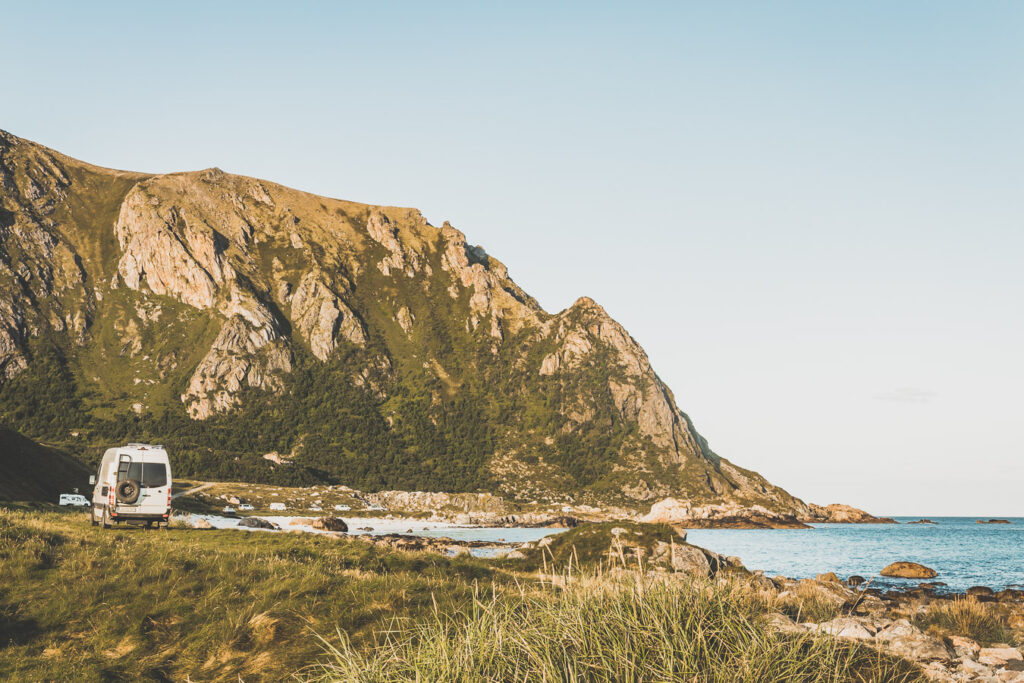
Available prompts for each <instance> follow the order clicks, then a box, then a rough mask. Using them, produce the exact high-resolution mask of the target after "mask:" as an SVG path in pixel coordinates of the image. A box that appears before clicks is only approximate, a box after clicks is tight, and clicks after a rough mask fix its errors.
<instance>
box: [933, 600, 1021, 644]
mask: <svg viewBox="0 0 1024 683" xmlns="http://www.w3.org/2000/svg"><path fill="white" fill-rule="evenodd" d="M916 621H917V624H918V626H920V627H921V628H924V629H927V630H931V631H936V632H938V633H940V634H955V635H961V636H966V637H968V638H972V639H974V640H976V641H978V642H979V643H981V644H982V645H989V644H992V643H1012V642H1013V641H1014V633H1013V631H1012V629H1011V628H1010V626H1009V624H1008V622H1007V620H1006V617H1005V616H1003V614H1002V613H1001V612H1000V611H999V608H998V607H997V606H996V605H993V604H989V603H984V602H980V601H979V600H978V599H977V598H974V597H971V596H967V597H962V598H960V597H958V598H954V599H953V600H950V601H947V602H940V603H932V604H931V605H929V607H928V609H927V611H926V612H925V613H924V614H922V615H920V616H918V617H917V619H916Z"/></svg>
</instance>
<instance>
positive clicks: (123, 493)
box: [114, 479, 142, 505]
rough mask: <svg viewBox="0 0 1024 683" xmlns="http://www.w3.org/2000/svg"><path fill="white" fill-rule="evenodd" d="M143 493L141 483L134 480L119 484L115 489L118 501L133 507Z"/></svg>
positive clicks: (126, 480)
mask: <svg viewBox="0 0 1024 683" xmlns="http://www.w3.org/2000/svg"><path fill="white" fill-rule="evenodd" d="M141 492H142V486H141V485H140V484H139V482H137V481H135V480H134V479H125V480H124V481H119V482H117V487H116V488H115V489H114V494H115V495H116V496H117V499H118V500H119V501H120V502H122V503H127V504H129V505H131V504H132V503H134V502H135V501H137V500H138V499H139V493H141Z"/></svg>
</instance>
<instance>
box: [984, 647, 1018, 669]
mask: <svg viewBox="0 0 1024 683" xmlns="http://www.w3.org/2000/svg"><path fill="white" fill-rule="evenodd" d="M978 661H979V662H981V663H982V664H988V665H989V666H1006V667H1013V668H1014V669H1016V668H1017V666H1019V665H1020V663H1022V662H1024V656H1022V655H1021V653H1020V650H1018V649H1017V648H1015V647H983V648H981V650H980V651H979V652H978ZM1015 664H1016V665H1017V666H1014V665H1015Z"/></svg>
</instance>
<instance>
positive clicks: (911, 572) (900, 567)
mask: <svg viewBox="0 0 1024 683" xmlns="http://www.w3.org/2000/svg"><path fill="white" fill-rule="evenodd" d="M880 573H881V574H882V576H892V577H896V578H900V579H931V578H934V577H936V576H938V574H939V573H938V572H937V571H935V570H934V569H932V568H931V567H926V566H924V565H923V564H918V563H917V562H906V561H902V562H893V563H892V564H890V565H889V566H887V567H886V568H885V569H883V570H882V571H881V572H880Z"/></svg>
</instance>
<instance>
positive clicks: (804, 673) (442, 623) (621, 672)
mask: <svg viewBox="0 0 1024 683" xmlns="http://www.w3.org/2000/svg"><path fill="white" fill-rule="evenodd" d="M330 652H331V654H332V656H333V659H332V661H330V662H328V663H326V664H323V665H320V666H318V667H314V668H313V669H312V670H310V671H309V672H308V676H309V679H310V680H313V681H323V682H327V681H331V682H343V683H391V682H398V681H412V680H417V681H420V680H422V681H451V682H453V683H455V682H459V683H461V682H465V683H470V682H473V683H477V682H479V681H494V682H499V681H523V682H526V681H566V682H569V681H595V682H598V681H600V682H608V683H611V682H613V681H629V682H636V683H640V682H642V681H665V682H679V683H683V682H686V683H691V682H692V681H736V682H744V683H745V682H747V681H778V682H780V683H781V682H783V681H786V682H790V681H880V682H881V681H885V682H886V683H891V682H895V681H921V680H923V677H922V676H921V675H920V672H919V671H918V670H916V668H915V667H913V666H911V665H910V664H908V663H906V662H902V661H900V660H898V659H895V658H892V657H888V656H885V655H881V654H879V653H878V652H876V651H875V650H872V649H870V648H868V647H866V646H864V645H855V644H849V643H842V642H840V641H837V640H831V639H828V638H820V637H819V638H813V637H808V636H803V637H792V636H784V635H781V634H778V633H775V632H773V631H772V630H771V629H770V628H769V627H767V626H766V625H765V623H764V622H763V620H762V618H761V616H760V613H759V611H758V609H757V607H756V605H755V604H754V603H753V602H751V601H750V600H748V599H747V598H746V597H745V595H744V594H743V593H742V592H740V591H736V590H730V589H729V588H728V587H726V588H722V587H718V586H715V585H713V584H710V583H708V582H706V581H702V580H686V581H673V580H668V581H660V580H655V581H646V580H642V579H637V578H636V577H630V576H623V577H619V578H608V577H601V576H584V577H582V578H578V579H577V580H575V581H574V582H572V583H570V584H569V585H568V586H566V587H564V588H561V589H557V590H554V589H552V590H534V591H529V592H527V591H522V592H505V593H501V594H498V593H492V594H491V595H488V596H478V597H477V598H476V599H475V600H474V602H473V608H472V611H471V612H469V613H468V614H458V615H454V616H452V615H450V614H446V613H443V612H437V613H436V614H434V615H432V618H430V619H428V620H426V622H425V623H420V624H418V625H410V626H407V627H405V628H401V629H398V630H397V631H396V632H395V633H393V634H390V636H389V638H388V640H387V641H386V642H385V643H384V644H382V645H380V646H378V647H376V648H374V649H372V650H370V651H369V652H364V651H362V650H361V649H360V648H358V647H355V646H353V645H352V644H351V643H350V642H349V641H348V639H347V638H345V637H344V635H342V636H341V637H340V639H339V642H337V643H335V644H333V645H331V647H330Z"/></svg>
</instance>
